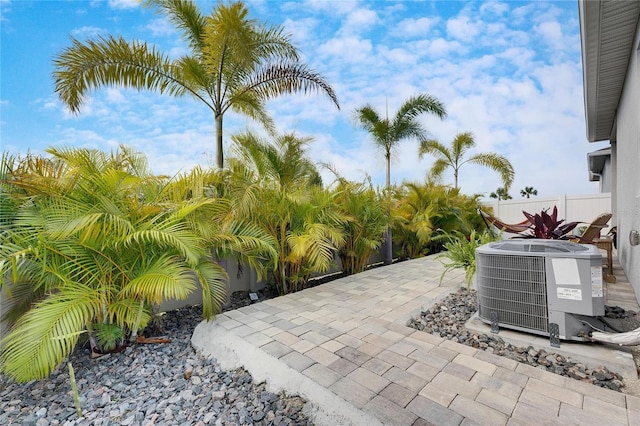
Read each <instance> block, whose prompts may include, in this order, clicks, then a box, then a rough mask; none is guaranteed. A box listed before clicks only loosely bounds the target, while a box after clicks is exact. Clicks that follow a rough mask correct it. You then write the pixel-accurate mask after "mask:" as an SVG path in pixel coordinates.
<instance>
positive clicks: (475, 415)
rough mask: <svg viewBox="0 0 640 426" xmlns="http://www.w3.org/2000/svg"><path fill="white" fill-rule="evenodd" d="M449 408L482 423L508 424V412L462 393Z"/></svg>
mask: <svg viewBox="0 0 640 426" xmlns="http://www.w3.org/2000/svg"><path fill="white" fill-rule="evenodd" d="M449 409H451V410H453V411H455V412H456V413H458V414H460V415H461V416H463V417H465V418H468V419H471V420H473V421H474V422H475V423H478V424H481V425H495V426H498V425H506V424H507V420H508V419H509V417H508V416H507V415H506V414H504V413H501V412H500V411H498V410H494V409H493V408H491V407H487V406H486V405H484V404H481V403H479V402H477V401H474V400H472V399H469V398H466V397H464V396H462V395H458V396H456V397H455V399H454V400H453V402H452V403H451V405H449Z"/></svg>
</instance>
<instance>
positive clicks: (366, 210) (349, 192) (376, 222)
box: [333, 179, 389, 275]
mask: <svg viewBox="0 0 640 426" xmlns="http://www.w3.org/2000/svg"><path fill="white" fill-rule="evenodd" d="M333 193H334V195H335V202H336V207H337V208H338V209H340V210H341V212H342V214H343V215H344V219H343V221H342V222H341V225H340V227H341V228H342V232H343V234H344V243H343V244H342V245H341V246H340V247H339V249H338V257H339V258H340V261H341V263H342V272H343V273H344V274H345V275H352V274H356V273H358V272H362V271H364V269H365V267H366V266H367V264H368V261H369V259H370V258H371V255H373V254H374V253H375V252H376V251H377V250H378V249H379V248H380V247H381V246H382V243H383V241H384V234H385V231H386V229H387V227H388V226H389V218H388V216H387V214H386V211H385V208H384V203H383V202H382V200H381V198H382V197H381V196H380V195H379V194H378V193H376V191H375V189H374V188H373V186H372V185H371V182H349V181H347V180H345V179H339V180H338V185H337V186H336V187H335V188H334V189H333Z"/></svg>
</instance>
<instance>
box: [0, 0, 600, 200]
mask: <svg viewBox="0 0 640 426" xmlns="http://www.w3.org/2000/svg"><path fill="white" fill-rule="evenodd" d="M198 4H199V6H200V9H201V11H202V12H203V13H204V14H208V13H209V12H210V11H211V10H212V8H213V7H214V5H215V2H210V1H199V2H198ZM247 5H248V6H249V9H250V17H252V18H254V19H258V20H261V21H263V22H267V23H269V24H277V25H282V26H284V28H285V29H286V31H287V32H288V33H290V34H291V38H292V41H293V43H294V44H295V45H296V46H297V47H298V48H299V50H300V52H301V54H302V57H303V60H304V61H305V62H306V63H307V64H308V65H310V67H311V68H313V69H315V70H316V71H318V72H320V73H321V74H322V75H323V76H324V77H325V78H326V79H327V80H328V81H329V83H330V84H331V85H332V86H333V88H334V90H335V91H336V94H337V96H338V99H339V101H340V104H341V110H337V109H336V108H335V107H334V106H333V105H332V104H331V102H330V101H329V100H328V99H327V98H326V97H325V96H322V95H306V96H305V95H292V96H285V97H281V98H278V99H276V100H272V101H269V103H268V104H267V108H268V110H269V112H270V113H271V115H272V116H273V117H274V119H275V121H276V124H277V126H278V130H279V131H280V132H289V131H295V132H296V133H297V134H299V135H301V136H311V137H313V139H314V142H313V143H312V144H311V145H310V146H309V149H308V152H309V155H310V157H311V158H312V159H313V160H314V161H318V162H325V163H331V164H333V165H334V167H335V168H336V169H337V170H338V171H340V173H341V174H342V175H343V176H345V177H347V178H349V179H353V180H362V179H363V178H364V176H365V175H366V174H368V175H370V176H371V177H372V178H373V181H374V182H375V183H377V184H383V182H384V159H383V155H382V153H381V152H380V151H378V150H377V149H376V148H375V146H374V145H373V143H372V141H371V139H370V137H369V135H368V134H367V133H366V132H365V131H363V130H359V129H358V128H357V127H356V126H355V124H354V120H353V111H354V110H355V109H356V108H358V107H361V106H363V105H364V104H367V103H370V104H372V105H373V106H374V107H375V108H376V109H377V110H378V111H380V113H381V114H384V112H385V110H386V109H387V108H388V111H389V112H390V114H393V113H395V111H396V110H397V108H398V107H399V106H400V104H401V103H402V102H403V101H404V100H406V99H407V98H408V97H410V96H412V95H415V94H418V93H428V94H430V95H432V96H435V97H437V98H438V99H440V100H441V101H442V102H443V103H444V105H445V107H446V108H447V111H448V113H449V116H448V118H446V119H445V120H444V121H440V120H439V119H437V118H435V117H433V116H429V115H424V116H422V117H421V118H420V121H421V122H422V124H423V125H424V126H425V127H426V128H427V129H428V130H429V132H430V133H431V135H432V137H433V138H436V139H438V140H439V141H441V142H442V143H444V144H447V145H448V144H449V143H450V142H451V141H452V140H453V138H454V137H455V135H456V134H457V133H459V132H467V131H469V132H472V133H473V134H474V136H475V140H476V143H477V147H476V151H474V152H498V153H500V154H502V155H504V156H506V157H507V158H508V159H509V160H510V161H511V163H512V164H513V166H514V168H515V171H516V176H515V181H514V184H513V186H512V189H511V191H510V193H511V195H512V196H514V198H520V195H519V192H520V189H522V188H524V187H525V186H533V187H535V188H536V189H537V190H538V194H539V196H555V195H561V194H587V193H596V192H598V185H597V182H589V180H588V173H587V160H586V156H587V153H588V152H590V151H594V150H596V149H600V148H603V147H605V146H607V144H606V143H605V144H603V143H598V144H593V143H591V144H590V143H588V142H587V141H586V136H585V124H584V107H583V96H582V71H581V56H580V30H579V22H578V5H577V2H576V1H555V2H552V1H541V2H526V1H502V2H500V1H487V2H462V1H424V2H423V1H408V2H401V1H353V2H349V1H342V0H340V1H337V0H336V1H328V0H314V1H291V2H286V1H257V0H256V1H247ZM0 8H1V9H0V10H1V15H0V23H1V25H2V30H1V32H2V33H1V37H2V38H1V86H0V107H1V117H0V123H1V129H0V143H1V145H2V150H3V151H10V152H13V153H25V152H27V151H32V152H43V151H44V149H46V148H47V147H51V146H63V145H64V146H78V147H91V148H99V149H102V150H110V149H112V148H114V147H117V146H118V144H126V145H129V146H133V147H135V148H136V149H138V150H141V151H142V152H144V153H145V154H146V155H147V157H148V158H149V160H150V163H151V165H152V168H153V170H154V172H156V173H163V174H171V175H173V174H175V173H178V172H180V171H188V170H189V169H190V168H192V167H193V166H194V165H196V164H202V165H205V166H207V165H213V164H214V163H215V161H214V159H215V151H214V123H213V117H212V115H211V113H210V111H209V110H208V109H207V108H206V107H205V106H204V105H202V104H200V103H199V102H197V101H195V100H193V99H192V98H180V99H176V98H172V97H169V96H161V95H157V94H154V93H152V92H148V91H142V92H136V91H131V90H125V89H122V88H118V87H110V88H104V89H101V90H98V91H94V92H91V93H90V96H89V97H88V99H87V101H86V102H85V104H84V105H83V107H82V108H81V112H80V114H79V115H71V114H69V112H68V111H67V110H66V108H65V107H64V106H63V105H62V104H61V103H60V101H59V100H58V99H57V96H56V94H55V92H54V84H53V78H52V71H53V65H52V59H53V58H54V57H55V56H56V54H58V53H59V52H60V51H61V50H62V49H64V48H65V47H67V46H69V45H70V36H73V37H75V38H78V39H80V40H86V39H87V38H89V37H95V36H96V35H99V34H103V35H106V34H113V35H122V36H123V37H124V38H126V39H138V40H145V41H147V42H149V43H150V44H153V45H155V46H157V47H158V48H159V49H161V50H163V51H165V52H168V53H169V54H170V55H171V56H173V57H179V56H180V55H181V54H184V53H185V52H186V47H185V44H184V43H183V42H182V40H181V37H180V34H179V33H178V32H176V31H175V30H174V29H173V27H172V26H171V25H170V24H169V23H168V22H167V21H166V20H164V19H163V18H162V17H161V16H160V15H158V14H157V13H155V11H154V10H153V9H148V8H142V7H141V6H140V5H139V4H138V2H136V1H132V0H108V1H88V0H86V1H45V0H41V1H22V0H0ZM224 125H225V127H224V139H225V141H228V140H229V138H230V135H232V134H234V133H237V132H239V131H242V130H245V129H247V128H249V129H251V130H254V131H260V126H259V125H258V124H256V123H255V122H252V121H250V120H248V119H246V118H244V117H242V116H239V115H235V114H232V113H229V114H227V115H225V123H224ZM417 150H418V144H417V142H415V141H404V142H402V143H400V145H399V148H398V150H397V151H396V152H395V153H394V160H393V162H392V166H391V176H392V181H394V182H396V183H400V182H401V181H403V180H411V181H423V180H424V178H425V175H426V172H427V171H428V169H429V168H430V166H431V165H432V163H433V161H434V159H433V157H429V156H426V157H424V158H422V159H419V158H418V156H417ZM228 152H229V150H228V149H227V150H226V153H228ZM331 176H332V175H331V174H330V173H329V172H325V173H323V177H324V178H325V182H327V183H329V182H330V181H331V180H332V177H331ZM459 181H460V182H459V184H460V186H461V188H462V191H463V192H465V193H468V194H472V193H483V194H485V195H486V196H488V195H489V193H490V192H491V191H495V190H496V188H498V187H499V186H500V180H499V176H498V175H497V174H496V173H494V172H492V171H490V170H488V169H484V168H482V167H479V166H473V165H465V166H463V167H462V169H461V171H460V177H459ZM443 183H445V184H452V183H453V178H452V176H451V174H448V175H445V176H444V178H443Z"/></svg>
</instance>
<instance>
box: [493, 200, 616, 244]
mask: <svg viewBox="0 0 640 426" xmlns="http://www.w3.org/2000/svg"><path fill="white" fill-rule="evenodd" d="M481 204H482V205H483V206H485V207H491V208H492V209H493V214H492V216H495V217H497V218H498V219H500V220H501V221H503V222H505V223H509V224H514V223H519V222H522V221H523V220H525V219H526V217H525V216H524V214H522V211H523V210H524V211H526V212H527V213H531V214H535V213H540V212H541V211H542V210H544V209H549V211H548V213H551V212H552V211H553V207H554V206H556V207H558V220H560V219H564V220H565V222H574V221H577V222H584V223H585V225H586V224H589V223H590V222H592V221H593V220H594V219H595V218H596V217H597V216H598V215H600V214H602V213H611V193H609V192H606V193H602V194H589V195H560V196H558V197H544V198H543V197H531V198H522V199H514V200H506V201H503V200H501V201H484V202H482V203H481ZM613 223H614V221H613V219H612V220H610V221H609V227H607V228H605V229H604V230H603V233H605V234H606V233H607V231H608V229H609V228H610V227H611V226H613V225H612V224H613Z"/></svg>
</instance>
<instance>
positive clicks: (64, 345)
mask: <svg viewBox="0 0 640 426" xmlns="http://www.w3.org/2000/svg"><path fill="white" fill-rule="evenodd" d="M96 296H97V295H96V294H95V291H94V290H91V289H88V288H87V287H85V286H82V285H78V284H70V285H68V286H65V287H64V288H62V289H61V291H60V292H58V293H56V294H52V295H50V296H49V297H48V298H47V299H45V300H43V301H41V302H39V303H37V304H36V306H35V307H34V308H33V309H31V310H29V311H28V312H27V313H25V314H24V315H23V316H22V317H20V319H18V321H16V323H15V324H14V326H13V327H12V328H11V331H10V333H9V334H8V335H7V336H6V337H5V338H4V339H3V341H2V342H3V344H4V347H3V351H2V368H3V371H4V373H5V374H7V375H9V376H11V377H12V378H14V379H15V380H16V381H18V382H27V381H29V380H32V379H34V378H37V379H40V378H43V377H46V376H48V375H49V373H50V372H51V371H52V370H53V369H54V368H55V367H56V366H57V365H58V364H60V362H62V360H63V359H64V358H65V357H66V356H67V355H69V354H70V353H71V351H72V350H73V348H74V346H75V344H76V342H77V341H78V336H79V335H80V334H81V333H82V332H83V330H84V327H85V325H86V324H87V322H89V321H90V320H91V318H93V316H94V314H95V312H96V311H97V310H98V309H100V304H99V303H96V302H97V301H99V297H96Z"/></svg>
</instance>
